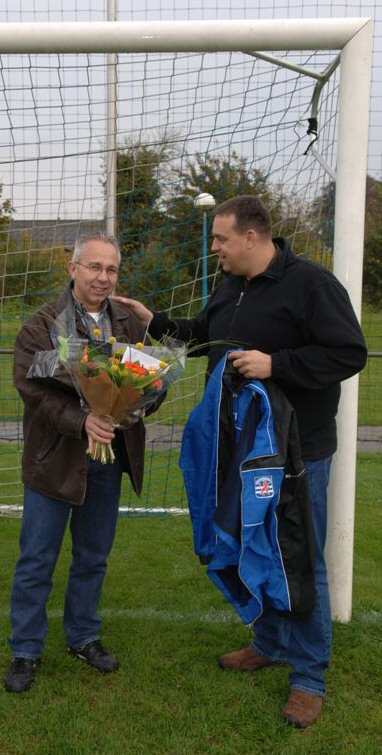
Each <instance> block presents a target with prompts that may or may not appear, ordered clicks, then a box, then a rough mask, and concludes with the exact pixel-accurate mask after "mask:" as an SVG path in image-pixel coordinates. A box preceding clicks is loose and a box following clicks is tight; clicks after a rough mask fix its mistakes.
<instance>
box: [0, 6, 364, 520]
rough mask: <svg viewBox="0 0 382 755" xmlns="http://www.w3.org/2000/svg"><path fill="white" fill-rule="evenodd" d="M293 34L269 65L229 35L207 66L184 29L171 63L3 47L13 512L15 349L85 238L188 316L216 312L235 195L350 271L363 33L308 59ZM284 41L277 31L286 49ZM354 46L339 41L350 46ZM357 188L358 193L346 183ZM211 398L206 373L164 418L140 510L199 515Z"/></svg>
mask: <svg viewBox="0 0 382 755" xmlns="http://www.w3.org/2000/svg"><path fill="white" fill-rule="evenodd" d="M332 21H335V19H332ZM337 21H340V20H337ZM342 21H344V20H342ZM356 21H357V19H351V20H347V22H346V23H347V24H350V23H354V24H355V23H356ZM363 21H365V19H364V20H363ZM198 23H199V24H202V23H203V22H198ZM226 23H228V26H224V22H223V26H222V31H221V35H223V37H225V38H226V39H228V38H229V36H230V28H231V27H232V24H231V23H230V22H226ZM234 23H235V22H233V25H234ZM242 23H243V24H247V27H250V26H251V24H252V25H253V27H255V24H256V22H242ZM260 23H261V22H260ZM293 23H294V24H295V25H296V24H297V28H298V34H297V35H296V41H294V42H293V44H292V45H290V46H289V49H288V39H287V38H286V39H285V41H282V43H281V45H280V40H279V33H278V32H277V29H279V27H277V25H276V24H277V22H274V24H275V25H273V26H272V22H269V24H270V25H269V28H268V27H267V26H266V27H262V31H264V29H265V32H266V33H265V36H264V39H265V40H266V44H265V45H263V48H262V49H261V45H260V43H259V39H260V38H261V39H262V37H261V36H260V37H259V35H257V37H256V39H257V44H256V49H251V47H250V45H249V44H248V43H247V45H246V47H245V49H244V46H240V45H238V43H237V45H236V46H235V43H233V44H232V49H230V48H229V45H228V43H227V44H225V43H224V42H221V39H222V36H221V35H220V37H219V23H218V22H217V23H215V24H214V26H215V28H216V31H215V32H214V35H215V36H213V34H212V31H211V25H209V24H208V22H206V29H207V28H208V34H206V35H205V38H206V40H207V41H206V43H205V49H204V50H201V46H202V43H201V42H200V40H199V41H198V46H197V47H196V46H195V49H197V51H192V42H190V43H189V44H187V43H185V42H184V43H183V44H179V37H178V35H177V34H176V33H174V34H173V27H171V30H170V33H169V39H170V38H171V39H172V40H174V42H173V50H171V49H170V48H171V42H170V41H167V42H166V44H165V45H163V47H166V49H163V50H162V49H161V50H160V51H159V50H153V49H152V48H153V45H152V44H151V43H150V42H148V44H147V50H146V51H145V50H144V49H143V48H142V45H143V41H142V39H143V36H142V35H141V36H140V37H139V39H140V42H139V45H140V47H139V49H137V45H135V48H134V44H130V43H129V40H127V43H126V49H125V50H122V49H121V46H122V43H121V42H118V43H116V44H115V45H114V46H113V47H112V46H110V45H109V47H107V46H105V49H104V50H103V49H102V48H101V47H100V45H99V44H98V48H97V50H95V46H94V44H93V39H92V44H90V42H89V44H88V49H89V50H90V49H91V50H92V52H89V51H87V50H86V35H85V41H81V45H80V46H78V47H77V50H80V52H77V51H76V42H75V41H72V42H71V34H70V32H69V33H68V32H65V28H64V27H70V24H62V25H61V26H62V34H61V35H59V36H57V34H58V33H59V32H58V31H57V34H56V36H55V40H56V41H55V43H54V44H53V43H52V45H51V47H52V49H53V48H54V51H50V50H49V45H48V46H47V45H46V44H45V39H44V28H43V27H44V25H43V24H40V25H39V24H36V25H35V26H36V27H38V26H40V27H42V31H41V38H40V39H41V41H40V51H39V49H38V44H37V43H36V35H35V36H34V41H33V45H32V44H31V46H30V49H28V47H27V45H28V42H27V39H28V34H29V32H25V41H23V42H22V43H21V42H20V43H19V49H15V51H13V48H11V47H9V48H7V45H6V44H5V45H4V44H2V45H1V49H3V50H5V52H3V53H2V54H1V56H0V76H1V93H0V186H1V197H0V260H1V264H0V278H1V341H0V356H1V370H0V381H1V393H0V396H1V398H0V427H1V437H0V463H1V499H2V500H1V502H2V504H3V505H7V506H9V507H12V506H17V505H19V504H20V503H21V495H22V485H21V481H20V454H21V451H22V406H21V403H20V401H19V399H18V397H17V394H16V392H15V390H14V388H13V385H12V351H13V344H14V338H15V335H16V333H17V331H18V330H19V328H20V326H21V324H22V322H23V320H24V319H25V317H26V316H27V315H28V314H29V313H30V312H31V311H33V310H35V309H36V308H37V307H38V306H40V305H41V304H42V303H44V302H46V301H49V300H50V299H52V298H54V297H55V295H56V294H57V293H58V292H59V291H61V290H62V289H63V288H64V287H65V285H67V282H68V277H67V272H66V264H67V261H68V259H70V256H71V253H72V250H73V245H74V242H75V239H76V237H77V236H78V235H79V234H83V233H87V232H97V231H98V230H103V231H109V232H110V231H112V232H115V234H116V235H117V237H118V238H119V241H120V244H121V249H122V265H121V276H120V281H119V284H118V291H119V292H121V293H124V294H128V295H129V296H132V297H135V298H139V299H141V300H142V301H144V302H145V303H146V304H148V305H149V306H151V307H154V308H157V309H168V310H169V311H170V312H171V314H172V315H174V316H192V315H193V314H195V313H196V312H198V311H199V309H200V308H201V307H202V306H203V303H204V300H205V295H206V291H207V292H208V293H210V292H211V291H212V289H213V287H214V286H215V285H216V284H217V282H218V281H219V273H218V271H217V263H216V259H214V256H213V255H212V254H211V253H209V252H208V259H207V258H206V233H207V244H208V246H209V245H210V239H209V238H208V234H209V231H210V225H211V223H210V214H209V211H208V209H206V210H203V209H202V210H201V209H200V208H198V206H197V203H195V199H196V197H197V196H198V195H199V194H201V193H208V194H211V195H212V197H213V198H214V200H215V202H216V203H219V202H220V201H223V200H224V199H227V198H228V197H231V196H233V195H235V194H243V193H255V194H257V195H259V196H262V197H263V199H264V200H265V202H266V203H267V205H268V206H269V208H270V210H271V214H272V219H273V225H274V235H275V236H277V235H283V236H286V237H287V238H288V239H289V241H290V243H291V244H292V246H293V248H294V250H295V252H296V253H297V254H306V255H308V256H309V257H310V258H312V259H316V260H318V261H321V262H322V263H323V264H325V265H328V266H333V249H334V240H335V234H336V221H335V194H336V191H335V189H336V183H337V178H338V154H339V150H340V149H341V142H340V140H339V134H340V133H341V125H340V124H339V116H338V114H339V97H340V98H341V94H339V92H340V87H339V83H340V71H341V66H340V65H339V64H340V50H339V49H338V48H339V47H342V48H343V47H345V43H346V44H347V41H348V39H349V40H350V39H351V37H352V36H354V34H353V31H351V30H350V26H349V30H348V31H346V32H344V33H343V40H342V42H341V44H336V43H335V42H334V43H333V45H332V46H331V45H330V42H329V43H328V38H329V39H330V35H329V37H328V32H327V29H325V28H324V25H323V22H320V24H321V26H322V30H321V31H320V30H315V31H314V35H313V36H315V38H316V39H317V43H315V44H312V43H310V42H309V41H308V42H307V43H305V33H306V32H304V29H305V30H308V29H309V28H310V27H309V22H308V21H305V22H304V24H305V25H304V29H302V31H301V28H299V27H298V22H292V25H293ZM159 25H160V24H159V23H158V24H157V27H159ZM10 26H12V27H16V26H17V27H20V28H21V27H23V26H26V25H23V24H2V25H0V37H1V35H2V34H3V40H5V39H8V36H10V34H9V33H7V34H6V32H9V29H8V30H7V29H6V28H5V27H10ZM29 26H30V25H29ZM46 26H47V25H45V27H46ZM51 26H54V27H55V29H58V27H59V26H60V25H59V24H54V25H51ZM73 26H74V25H73ZM76 26H77V28H78V27H82V26H84V25H83V24H77V25H76ZM92 26H93V27H94V26H101V25H100V24H98V25H97V24H89V25H88V35H87V37H88V38H89V39H90V36H91V27H92ZM110 26H113V24H109V28H110ZM114 26H121V25H118V24H117V25H114ZM140 26H143V25H140ZM186 26H187V22H186V23H185V24H182V25H181V28H182V29H183V28H186ZM131 27H134V24H129V28H130V29H131ZM247 27H245V28H247ZM271 27H272V29H273V30H276V32H277V33H276V34H275V35H274V42H273V46H272V29H271ZM329 27H330V29H329V30H330V34H332V32H333V29H335V28H337V29H338V28H341V29H342V27H341V24H340V23H338V24H337V27H335V25H334V24H332V25H329ZM105 28H106V25H105ZM190 28H191V29H192V28H195V24H193V23H192V22H190ZM232 28H233V27H232ZM240 28H241V27H240ZM243 28H244V27H243ZM291 28H292V27H291ZM346 28H347V27H346ZM362 28H363V24H361V23H360V24H359V29H362ZM356 31H358V27H357V29H356ZM341 33H342V32H338V31H337V32H336V34H337V37H338V38H339V37H340V34H341ZM320 34H321V38H322V44H320V42H319V38H320ZM308 36H309V35H308ZM100 37H102V34H101V35H100ZM202 38H203V35H202ZM289 38H293V34H292V37H291V35H289ZM334 38H336V37H335V35H334ZM147 39H148V40H150V35H148V36H147ZM23 40H24V37H23ZM57 40H58V41H57ZM211 40H212V42H211ZM216 40H217V41H216ZM219 40H220V41H219ZM299 40H300V42H299ZM129 44H130V48H129ZM15 45H16V46H17V42H16V43H15ZM36 45H37V46H36ZM304 47H308V48H309V49H308V50H307V51H306V50H305V51H304V50H303V49H300V48H304ZM328 47H329V48H330V49H328ZM116 48H118V49H116ZM224 48H225V49H224ZM94 50H95V51H94ZM256 50H257V51H256ZM64 51H67V52H64ZM366 89H367V86H366ZM359 149H361V152H362V151H364V152H365V149H364V146H362V145H361V148H359V147H358V154H359ZM362 154H363V152H362ZM365 154H366V152H365ZM362 159H363V158H362ZM359 170H361V171H362V165H361V167H360V168H359ZM349 176H350V174H349V172H348V173H347V177H346V176H345V178H342V179H341V180H342V181H343V182H344V183H346V181H347V180H348V178H349ZM361 177H362V176H361ZM342 194H343V190H342V189H341V196H342ZM349 210H351V207H349ZM361 211H362V199H361ZM361 225H362V224H361ZM334 266H335V262H334ZM357 296H358V294H357ZM356 303H357V302H356ZM203 385H204V364H203V360H195V359H190V360H188V366H187V369H186V371H185V375H184V378H183V379H182V380H181V381H180V382H179V383H178V384H177V385H176V386H174V387H172V389H171V390H170V394H169V396H168V399H167V400H166V401H165V403H164V405H163V406H162V408H161V409H160V411H159V412H158V413H156V414H155V415H154V416H153V417H152V418H149V419H148V420H147V428H148V442H147V452H146V453H147V458H146V471H145V485H144V491H143V496H142V498H141V499H140V500H138V499H136V498H135V497H134V495H133V494H132V493H130V491H129V490H128V488H127V487H126V489H125V490H124V492H123V496H122V499H121V506H122V507H127V508H129V509H130V511H133V510H136V509H140V510H142V508H144V509H146V510H152V509H155V510H162V509H164V510H174V511H182V510H185V509H186V501H185V496H184V492H183V486H182V482H181V478H180V474H179V471H178V466H177V460H178V452H179V444H180V439H181V435H182V428H183V426H184V423H185V421H186V419H187V416H188V414H189V411H190V410H191V408H192V406H194V405H195V402H197V401H198V398H199V397H200V395H201V391H202V390H203Z"/></svg>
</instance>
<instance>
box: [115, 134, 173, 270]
mask: <svg viewBox="0 0 382 755" xmlns="http://www.w3.org/2000/svg"><path fill="white" fill-rule="evenodd" d="M171 154H172V147H171V144H170V142H169V141H168V140H167V139H166V137H165V136H164V137H163V139H162V141H160V142H159V143H158V144H154V145H151V144H150V145H149V144H139V143H135V142H133V141H127V142H126V143H125V145H124V146H123V147H121V148H120V149H119V150H118V153H117V235H118V239H119V243H120V246H121V252H122V257H123V263H124V262H125V260H126V259H127V258H128V257H130V256H133V255H136V254H138V255H142V254H143V252H144V251H145V250H146V249H147V248H148V247H149V244H150V239H151V238H152V236H153V235H155V233H156V231H157V229H158V227H160V226H161V225H162V222H163V211H162V210H161V209H160V200H161V197H162V193H163V187H162V184H161V182H162V177H163V175H164V173H165V166H166V164H167V162H168V160H169V159H170V157H171Z"/></svg>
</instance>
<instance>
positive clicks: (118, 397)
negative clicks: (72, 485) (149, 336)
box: [28, 336, 186, 463]
mask: <svg viewBox="0 0 382 755" xmlns="http://www.w3.org/2000/svg"><path fill="white" fill-rule="evenodd" d="M58 340H59V348H58V349H57V351H56V353H55V354H54V353H53V352H37V354H36V355H35V359H34V363H33V366H32V367H33V369H31V370H30V371H29V373H28V377H31V378H33V377H34V378H37V379H44V377H45V378H46V379H49V380H52V379H56V380H58V381H59V382H63V383H65V382H66V381H65V379H63V376H62V374H61V373H60V369H59V366H63V367H64V368H65V371H66V373H67V374H68V375H70V378H71V381H72V383H73V385H74V387H75V388H76V390H77V391H78V393H79V395H80V397H81V399H82V401H83V402H84V403H85V404H86V405H87V406H88V407H89V409H90V410H91V411H92V412H94V413H95V414H97V415H99V416H105V417H108V418H110V419H111V420H112V423H113V425H114V426H115V427H122V428H127V427H129V426H131V425H132V424H133V422H134V421H136V417H134V413H137V412H139V413H140V412H141V411H142V410H144V409H146V408H147V407H149V406H150V405H152V404H153V403H154V402H156V401H157V400H158V399H159V398H160V397H161V396H162V395H163V394H164V393H165V392H166V391H167V390H168V388H169V386H170V385H171V384H172V383H174V382H176V381H177V380H178V379H179V378H180V377H181V375H182V373H183V370H184V366H185V358H186V347H185V344H183V343H182V342H180V341H176V340H174V339H172V338H167V337H166V338H164V339H163V341H161V342H160V343H158V344H155V345H152V346H146V345H143V344H142V343H138V344H135V345H133V344H125V343H119V342H117V341H116V340H115V339H114V338H110V339H109V341H107V342H101V341H84V340H83V339H81V340H79V339H76V338H70V337H69V338H64V337H61V336H59V338H58ZM47 353H49V354H50V357H49V359H48V361H47V360H46V356H44V354H47ZM45 365H46V366H47V370H45ZM53 365H54V370H53V372H52V371H51V369H52V366H53ZM139 416H140V414H139ZM88 453H89V454H90V456H91V457H92V458H93V459H95V460H98V461H101V462H103V463H107V462H113V461H114V454H113V450H112V448H111V445H110V444H105V443H92V444H90V446H89V448H88Z"/></svg>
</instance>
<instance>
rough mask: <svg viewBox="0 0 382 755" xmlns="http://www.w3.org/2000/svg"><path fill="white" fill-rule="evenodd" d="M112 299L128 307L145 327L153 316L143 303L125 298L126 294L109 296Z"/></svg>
mask: <svg viewBox="0 0 382 755" xmlns="http://www.w3.org/2000/svg"><path fill="white" fill-rule="evenodd" d="M110 299H111V300H112V301H115V302H117V304H122V306H123V307H126V308H127V309H129V310H130V311H131V312H133V314H134V315H135V316H136V317H137V318H138V320H140V322H141V323H142V325H144V326H145V327H147V326H148V325H149V323H150V322H151V320H152V319H153V317H154V314H153V313H152V312H151V310H150V309H147V307H145V305H144V304H141V302H140V301H137V299H127V298H126V296H110Z"/></svg>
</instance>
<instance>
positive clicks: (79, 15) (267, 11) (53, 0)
mask: <svg viewBox="0 0 382 755" xmlns="http://www.w3.org/2000/svg"><path fill="white" fill-rule="evenodd" d="M79 5H80V6H81V7H80V8H79V7H78V6H79ZM116 5H117V9H118V14H117V20H120V21H128V20H133V21H143V20H185V19H189V20H192V19H219V20H221V19H226V18H236V19H244V18H264V19H272V18H303V17H306V18H314V17H341V16H370V17H372V18H373V19H374V23H375V44H374V57H373V77H372V96H371V108H370V138H369V149H368V155H369V160H368V170H369V173H371V174H372V175H373V176H374V177H375V178H378V179H382V136H381V134H382V129H381V124H382V117H381V116H382V2H381V0H378V2H377V1H376V0H375V2H356V1H355V0H344V2H325V0H324V1H322V0H321V1H320V0H260V1H259V0H258V1H257V2H256V0H189V1H188V2H187V1H186V0H116ZM76 6H77V7H76ZM87 20H89V21H103V20H107V0H81V3H79V2H78V0H1V6H0V23H1V22H15V21H23V22H32V21H87ZM0 52H1V51H0ZM354 109H355V114H356V103H355V106H354ZM93 117H94V116H93ZM85 120H86V113H85ZM94 122H96V121H94ZM27 125H28V124H27V123H26V124H24V130H25V129H26V127H27ZM49 126H51V127H52V129H53V130H52V132H51V133H52V134H53V138H54V123H52V124H49ZM46 128H47V129H48V124H47V126H46ZM3 133H5V131H4V125H3ZM15 133H16V132H15ZM59 133H60V132H59V129H58V128H57V134H58V137H57V145H58V140H59V138H60V137H59ZM40 138H41V141H42V143H43V141H44V132H43V130H41V129H40ZM50 138H51V137H50ZM95 138H97V134H96V132H95ZM0 140H1V134H0ZM31 141H33V133H32V130H31ZM31 149H33V146H31ZM40 149H42V150H43V144H42V147H41V148H40ZM58 150H59V146H58ZM59 154H60V152H59V151H58V155H59ZM85 159H86V158H84V160H85ZM77 162H79V161H77ZM84 170H85V167H84ZM1 180H4V178H3V177H2V175H1V165H0V181H1ZM75 181H76V182H78V179H77V177H76V179H75ZM25 183H27V182H25ZM98 183H99V182H98ZM30 197H31V203H32V204H33V203H34V202H35V201H37V200H36V199H35V197H34V196H33V195H32V192H31V193H30ZM42 201H43V200H42ZM41 212H42V214H43V215H44V212H45V210H44V208H43V207H42V208H41Z"/></svg>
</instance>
